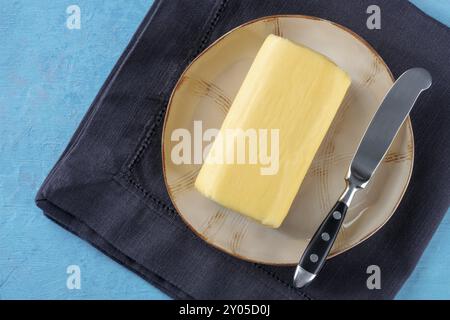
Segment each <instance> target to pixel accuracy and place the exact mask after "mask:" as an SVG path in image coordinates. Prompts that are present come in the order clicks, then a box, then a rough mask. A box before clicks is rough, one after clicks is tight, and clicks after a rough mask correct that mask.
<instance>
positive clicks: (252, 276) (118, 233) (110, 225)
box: [36, 0, 450, 299]
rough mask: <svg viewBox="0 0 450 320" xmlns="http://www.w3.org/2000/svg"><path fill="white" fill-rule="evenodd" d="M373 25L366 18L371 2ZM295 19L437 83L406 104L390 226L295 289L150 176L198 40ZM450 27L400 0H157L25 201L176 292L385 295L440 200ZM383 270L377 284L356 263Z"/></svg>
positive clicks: (445, 194) (446, 145) (444, 199)
mask: <svg viewBox="0 0 450 320" xmlns="http://www.w3.org/2000/svg"><path fill="white" fill-rule="evenodd" d="M373 4H376V5H379V6H380V8H381V22H382V29H381V30H369V29H368V28H367V27H366V19H367V17H368V15H367V14H366V10H367V8H368V6H369V5H373ZM274 14H305V15H312V16H317V17H321V18H324V19H329V20H332V21H335V22H337V23H340V24H342V25H344V26H347V27H349V28H350V29H352V30H354V31H355V32H356V33H358V34H359V35H361V36H362V37H364V38H365V39H366V40H368V41H369V42H370V43H371V44H372V45H373V46H374V47H375V49H376V50H377V51H378V52H379V53H380V54H381V56H382V57H383V58H384V59H385V60H386V62H387V64H388V65H389V67H390V68H391V70H392V71H393V73H394V75H395V76H398V75H400V74H401V73H402V72H403V71H405V70H406V69H408V68H410V67H415V66H419V67H425V68H427V69H428V70H429V71H430V72H431V73H432V75H433V77H434V85H433V87H432V89H431V90H429V91H428V92H427V93H425V94H424V95H423V96H422V97H421V99H420V102H419V104H418V105H417V106H416V107H415V109H414V111H413V113H412V120H413V129H414V133H415V162H414V171H413V176H412V179H411V182H410V185H409V187H408V190H407V192H406V194H405V196H404V198H403V200H402V202H401V204H400V206H399V207H398V209H397V211H396V213H395V214H394V216H393V217H392V218H391V219H390V221H389V222H388V223H387V224H386V225H385V226H384V227H383V228H382V229H381V230H380V231H379V232H377V233H376V234H375V235H374V236H372V237H371V238H370V239H368V240H367V241H365V242H363V243H362V244H360V245H358V246H357V247H355V248H353V249H352V250H349V251H347V252H346V253H344V254H341V255H339V256H338V257H335V258H333V259H331V260H330V261H329V263H327V264H326V266H325V268H324V270H323V272H322V273H321V274H320V276H319V277H318V279H317V280H316V281H315V282H314V283H313V284H312V285H311V286H309V287H307V288H306V289H304V290H297V289H295V288H294V287H293V286H292V285H291V279H292V274H293V272H294V268H292V267H273V266H267V265H260V264H254V263H249V262H244V261H240V260H238V259H235V258H233V257H231V256H228V255H227V254H225V253H222V252H220V251H218V250H216V249H214V248H212V247H211V246H209V245H208V244H206V243H205V242H203V241H202V240H201V239H199V238H198V237H197V236H195V235H194V234H193V233H192V232H191V231H190V230H189V229H188V228H187V227H186V226H185V225H184V224H183V222H182V221H181V220H180V218H179V217H178V215H177V213H176V212H175V210H174V208H173V206H172V204H171V202H170V200H169V198H168V196H167V194H166V190H165V186H164V182H163V177H162V171H161V152H160V150H161V145H160V141H161V129H162V119H163V117H164V112H165V108H166V105H167V102H168V98H169V95H170V93H171V91H172V89H173V87H174V85H175V82H176V81H177V79H178V77H179V76H180V74H181V72H182V71H183V70H184V68H185V67H186V66H187V65H188V63H189V62H190V61H192V59H193V58H194V57H195V56H196V55H198V54H199V53H200V52H201V51H202V50H203V49H205V48H206V46H207V45H208V44H210V43H211V42H212V41H214V40H215V39H217V38H218V37H220V36H221V35H223V34H224V33H225V32H227V31H229V30H230V29H232V28H233V27H236V26H238V25H240V24H242V23H244V22H247V21H249V20H252V19H255V18H258V17H261V16H267V15H274ZM449 57H450V31H449V29H448V28H447V27H445V26H444V25H442V24H440V23H438V22H436V21H435V20H433V19H431V18H429V17H427V16H425V15H424V14H423V13H421V12H420V11H419V10H418V9H416V8H415V7H414V6H413V5H411V4H410V3H408V2H407V1H405V0H370V1H362V0H348V1H342V0H324V1H318V0H309V1H308V0H303V1H301V0H290V1H287V0H286V1H279V0H265V1H254V0H228V1H226V0H222V1H219V0H202V1H192V0H157V1H155V3H154V5H153V7H152V8H151V10H150V11H149V13H148V14H147V16H146V17H145V19H144V21H143V23H142V24H141V26H140V27H139V29H138V31H137V32H136V34H135V35H134V37H133V39H132V40H131V42H130V44H129V45H128V47H127V49H126V50H125V52H124V53H123V55H122V57H121V58H120V60H119V61H118V63H117V65H116V66H115V68H114V69H113V71H112V73H111V75H110V76H109V77H108V79H107V80H106V82H105V84H104V86H103V87H102V89H101V90H100V92H99V94H98V96H97V97H96V98H95V100H94V102H93V103H92V106H91V107H90V109H89V111H88V113H87V114H86V116H85V117H84V119H83V121H82V123H81V124H80V126H79V128H78V129H77V131H76V132H75V134H74V136H73V138H72V140H71V141H70V143H69V145H68V147H67V149H66V150H65V151H64V153H63V155H62V156H61V158H60V159H59V160H58V162H57V164H56V165H55V167H54V168H53V170H52V171H51V172H50V174H49V175H48V177H47V179H46V180H45V182H44V184H43V185H42V187H41V189H40V191H39V193H38V195H37V198H36V202H37V205H38V206H39V207H41V208H42V209H43V210H44V211H45V213H46V215H47V216H48V217H49V218H51V219H53V220H55V221H56V222H57V223H59V224H60V225H62V226H63V227H65V228H67V229H68V230H69V231H71V232H73V233H75V234H77V235H78V236H80V237H81V238H83V239H86V240H87V241H89V242H90V243H92V244H93V245H94V246H96V247H97V248H98V249H99V250H101V251H103V252H104V253H105V254H107V255H109V256H110V257H112V258H113V259H115V260H117V261H118V262H120V263H122V264H123V265H125V266H127V267H128V268H130V269H132V270H133V271H135V272H136V273H138V274H139V275H141V276H142V277H143V278H144V279H146V280H147V281H149V282H151V283H152V284H154V285H156V286H158V287H159V288H161V289H162V290H163V291H165V292H166V293H168V294H169V295H171V296H172V297H175V298H194V299H208V298H211V299H217V298H231V299H241V298H245V299H259V298H261V299H263V298H265V299H325V298H331V299H344V298H350V299H355V298H370V299H380V298H385V299H386V298H393V297H394V295H395V294H396V292H397V291H398V290H399V288H400V287H401V285H402V284H403V282H404V281H405V280H406V279H407V277H408V276H409V274H410V273H411V271H412V270H413V268H414V266H415V264H416V263H417V260H418V259H419V257H420V255H421V254H422V252H423V250H424V249H425V247H426V245H427V243H428V241H429V240H430V238H431V236H432V235H433V232H434V231H435V229H436V227H437V225H438V224H439V222H440V221H441V218H442V216H443V215H444V213H445V211H446V210H447V208H448V206H449V194H450V193H449V191H450V190H449V189H450V181H449V171H450V169H449V163H450V139H449V133H450V132H449V128H450V109H449V101H450V90H449V84H450V70H449V66H448V59H449ZM369 265H378V266H379V267H380V268H381V271H382V287H381V289H380V290H369V289H368V288H367V286H366V280H367V277H368V275H367V274H366V268H367V266H369Z"/></svg>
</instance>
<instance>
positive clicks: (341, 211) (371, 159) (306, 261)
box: [294, 68, 432, 288]
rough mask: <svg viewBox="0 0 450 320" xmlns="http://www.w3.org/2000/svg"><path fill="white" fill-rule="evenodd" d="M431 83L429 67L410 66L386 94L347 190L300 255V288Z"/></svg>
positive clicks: (318, 264)
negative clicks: (356, 194)
mask: <svg viewBox="0 0 450 320" xmlns="http://www.w3.org/2000/svg"><path fill="white" fill-rule="evenodd" d="M431 84H432V78H431V75H430V73H429V72H428V71H427V70H425V69H423V68H413V69H409V70H407V71H406V72H405V73H403V74H402V75H401V76H400V77H399V78H398V79H397V81H396V82H395V83H394V85H393V86H392V88H391V89H390V90H389V92H388V93H387V95H386V96H385V97H384V99H383V102H382V103H381V105H380V107H379V108H378V110H377V112H376V113H375V115H374V117H373V118H372V121H371V122H370V124H369V126H368V128H367V130H366V132H365V134H364V136H363V138H362V140H361V142H360V144H359V147H358V149H357V151H356V153H355V155H354V157H353V160H352V162H351V164H350V168H349V170H348V173H347V177H346V183H347V187H346V189H345V191H344V192H343V194H342V195H341V197H340V198H339V200H338V201H337V203H336V204H335V205H334V206H333V208H331V210H330V212H329V213H328V215H327V216H326V218H325V220H324V221H323V222H322V223H321V225H320V226H319V228H318V229H317V231H316V232H315V233H314V235H313V237H312V238H311V240H310V242H309V244H308V246H307V247H306V249H305V251H304V252H303V255H302V257H301V258H300V262H299V263H298V265H297V268H296V270H295V275H294V285H295V286H296V287H297V288H301V287H304V286H305V285H307V284H309V283H310V282H311V281H313V280H314V278H315V277H316V276H317V274H318V273H319V272H320V270H321V269H322V267H323V265H324V263H325V260H326V258H327V256H328V254H329V252H330V250H331V248H332V246H333V243H334V241H335V240H336V237H337V234H338V232H339V230H340V228H341V225H342V222H343V221H344V218H345V214H346V213H347V210H348V207H349V206H350V204H351V201H352V199H353V196H354V195H355V193H356V192H357V191H358V190H360V189H363V188H364V187H365V186H366V185H367V183H368V182H369V181H370V178H371V177H372V175H373V174H374V172H375V171H376V169H377V168H378V165H379V164H380V162H381V161H382V160H383V158H384V156H385V155H386V152H387V151H388V149H389V147H390V145H391V144H392V141H393V140H394V138H395V136H396V134H397V132H398V131H399V129H400V127H401V126H402V124H403V122H404V121H405V119H406V117H407V116H408V114H409V112H410V111H411V109H412V107H413V106H414V104H415V103H416V101H417V99H418V97H419V95H420V94H421V93H422V92H423V91H425V90H427V89H428V88H430V86H431Z"/></svg>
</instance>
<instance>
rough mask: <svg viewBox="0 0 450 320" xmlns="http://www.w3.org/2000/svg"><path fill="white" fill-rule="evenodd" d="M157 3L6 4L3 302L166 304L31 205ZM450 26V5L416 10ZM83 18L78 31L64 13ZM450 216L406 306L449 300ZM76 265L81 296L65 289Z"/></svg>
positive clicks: (0, 66) (0, 182) (1, 73)
mask: <svg viewBox="0 0 450 320" xmlns="http://www.w3.org/2000/svg"><path fill="white" fill-rule="evenodd" d="M152 2H153V1H152V0H134V1H126V0H96V1H89V0H77V1H72V0H71V1H66V0H41V1H30V0H28V1H26V0H15V1H10V0H1V1H0V6H1V8H2V9H1V11H0V14H1V17H0V39H1V42H2V46H1V47H0V133H1V140H0V299H168V297H167V296H166V295H165V294H163V293H162V292H160V291H159V290H158V289H157V288H155V287H153V286H151V285H149V284H148V283H147V282H145V281H144V280H142V279H141V278H140V277H138V276H137V275H135V274H134V273H132V272H131V271H129V270H127V269H126V268H124V267H123V266H121V265H119V264H118V263H116V262H114V261H113V260H112V259H110V258H108V257H107V256H105V255H103V254H102V253H100V252H99V251H98V250H96V249H94V248H93V247H92V246H91V245H89V244H88V243H86V242H84V241H83V240H81V239H79V238H78V237H76V236H74V235H73V234H71V233H69V232H67V231H65V230H64V229H62V228H60V227H59V226H57V225H56V224H55V223H53V222H51V221H50V220H48V219H47V218H45V217H44V215H43V214H42V212H41V210H40V209H38V208H37V207H36V206H35V204H34V195H35V194H36V192H37V190H38V188H39V186H40V184H41V183H42V181H43V180H44V178H45V176H46V175H47V173H48V172H49V170H50V169H51V168H52V166H53V165H54V163H55V161H56V160H57V158H58V156H59V155H60V154H61V152H62V151H63V149H64V147H65V146H66V144H67V142H68V141H69V139H70V137H71V135H72V133H73V132H74V130H75V129H76V127H77V126H78V124H79V122H80V120H81V118H82V116H83V115H84V113H85V112H86V110H87V108H88V106H89V104H90V103H91V101H92V100H93V98H94V96H95V94H96V93H97V92H98V90H99V89H100V87H101V85H102V83H103V82H104V80H105V79H106V77H107V75H108V73H109V72H110V70H111V69H112V67H113V65H114V63H115V62H116V60H117V59H118V57H119V56H120V54H121V52H122V51H123V50H124V48H125V46H126V45H127V43H128V41H129V39H130V38H131V36H132V34H133V32H134V31H135V30H136V28H137V26H138V24H139V22H140V21H141V20H142V18H143V17H144V15H145V13H146V11H147V10H148V8H149V7H150V5H151V3H152ZM413 2H414V3H415V4H416V5H418V6H420V7H421V8H422V9H423V10H424V11H425V12H427V13H428V14H430V15H432V16H433V17H434V18H436V19H438V20H440V21H442V22H443V23H446V24H447V25H450V1H449V0H414V1H413ZM74 3H75V4H77V5H78V6H79V7H80V9H81V29H79V30H69V29H68V28H67V27H66V19H67V16H68V14H67V13H66V8H67V7H68V6H69V5H71V4H74ZM449 240H450V216H449V215H448V214H447V215H446V217H445V218H444V220H443V222H442V224H441V225H440V227H439V229H438V230H437V232H436V234H435V236H434V237H433V240H432V241H431V243H430V245H429V247H428V248H427V250H426V252H425V253H424V255H423V257H422V259H421V260H420V263H419V264H418V265H417V268H416V269H415V271H414V273H413V274H412V276H411V277H410V279H409V280H408V281H407V283H406V284H405V286H404V287H403V288H402V290H401V291H400V293H399V294H398V296H397V298H400V299H422V298H424V299H430V298H437V299H449V298H450V277H448V276H447V274H448V272H449V271H450V268H449V264H450V241H449ZM69 265H78V266H79V267H80V270H81V289H80V290H69V289H68V288H67V286H66V280H67V276H68V275H67V273H66V269H67V267H68V266H69Z"/></svg>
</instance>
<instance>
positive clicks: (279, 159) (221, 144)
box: [195, 35, 351, 228]
mask: <svg viewBox="0 0 450 320" xmlns="http://www.w3.org/2000/svg"><path fill="white" fill-rule="evenodd" d="M350 83H351V79H350V78H349V76H348V75H347V74H346V73H345V72H344V71H342V70H341V69H340V68H339V67H337V66H336V65H335V64H334V63H333V62H332V61H330V60H329V59H327V58H326V57H324V56H323V55H321V54H319V53H317V52H315V51H313V50H311V49H309V48H306V47H303V46H300V45H297V44H295V43H293V42H291V41H289V40H286V39H284V38H281V37H277V36H275V35H270V36H268V37H267V39H266V40H265V41H264V43H263V45H262V47H261V49H260V50H259V52H258V54H257V55H256V58H255V60H254V62H253V64H252V65H251V67H250V70H249V72H248V74H247V76H246V77H245V79H244V82H243V84H242V86H241V88H240V89H239V91H238V94H237V96H236V98H235V99H234V101H233V103H232V106H231V108H230V110H229V112H228V114H227V116H226V118H225V120H224V122H223V124H222V127H221V129H220V132H219V134H218V135H217V137H216V139H215V141H214V143H213V144H212V146H211V148H210V149H209V153H208V155H207V157H206V159H205V161H204V163H203V166H202V168H201V170H200V172H199V175H198V177H197V179H196V181H195V187H196V189H197V190H198V191H199V192H200V193H201V194H203V195H204V196H206V197H208V198H210V199H212V200H214V201H215V202H217V203H219V204H220V205H222V206H224V207H227V208H229V209H232V210H234V211H236V212H239V213H241V214H244V215H246V216H248V217H251V218H253V219H255V220H257V221H259V222H260V223H262V224H264V225H267V226H270V227H274V228H277V227H279V226H280V225H281V223H282V222H283V220H284V218H285V217H286V215H287V213H288V211H289V208H290V206H291V204H292V202H293V200H294V198H295V195H296V194H297V192H298V190H299V188H300V185H301V183H302V181H303V179H304V177H305V175H306V173H307V171H308V168H309V166H310V165H311V162H312V160H313V158H314V155H315V154H316V152H317V150H318V148H319V146H320V144H321V142H322V140H323V138H324V136H325V134H326V132H327V130H328V128H329V126H330V124H331V122H332V120H333V118H334V116H335V114H336V112H337V110H338V108H339V106H340V104H341V103H342V100H343V99H344V96H345V94H346V92H347V89H348V88H349V86H350ZM233 132H234V133H235V134H233ZM238 140H239V141H238ZM243 146H244V147H245V148H244V149H245V150H244V154H239V151H242V147H243ZM239 149H241V150H239ZM218 155H221V157H219V156H218Z"/></svg>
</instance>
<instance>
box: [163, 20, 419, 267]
mask: <svg viewBox="0 0 450 320" xmlns="http://www.w3.org/2000/svg"><path fill="white" fill-rule="evenodd" d="M279 18H298V19H306V20H316V21H321V22H325V23H330V24H332V25H333V26H335V27H337V28H339V29H341V30H343V31H346V32H347V33H349V34H350V35H352V36H353V37H354V38H355V40H357V41H359V42H361V43H362V44H363V45H364V46H365V47H367V48H368V49H369V50H370V51H371V52H372V53H373V54H374V55H375V56H376V57H377V58H378V59H379V61H380V62H381V63H382V64H383V66H384V67H385V69H386V70H387V72H388V75H389V77H390V79H391V81H392V83H394V82H395V77H394V75H393V74H392V71H391V69H390V68H389V66H388V65H387V63H386V62H385V61H384V59H383V58H382V57H381V55H380V54H379V53H378V52H377V51H376V50H375V49H374V48H373V46H372V45H371V44H370V43H369V42H368V41H367V40H365V39H364V38H363V37H362V36H360V35H359V34H357V33H356V32H354V31H353V30H351V29H349V28H348V27H346V26H343V25H341V24H339V23H337V22H333V21H331V20H327V19H323V18H319V17H315V16H309V15H302V14H276V15H269V16H263V17H259V18H256V19H252V20H249V21H247V22H245V23H243V24H240V25H238V26H236V27H234V28H232V29H231V30H229V31H227V32H226V33H224V34H223V35H222V36H220V37H219V38H217V39H216V40H215V41H214V42H212V43H211V44H210V45H209V46H208V47H206V48H205V49H204V50H203V51H202V52H201V53H200V54H199V55H197V56H196V57H195V58H194V59H193V60H192V61H191V62H190V63H189V64H188V65H187V66H186V68H185V69H184V70H183V72H182V73H181V75H180V76H179V78H178V80H177V82H176V84H175V86H174V87H173V89H172V92H171V94H170V98H169V101H168V103H167V107H166V111H165V114H164V122H163V128H162V133H161V162H162V172H163V178H164V185H165V187H166V190H167V194H168V196H169V199H170V201H171V203H172V205H173V206H174V208H175V211H176V212H177V214H178V216H179V217H180V218H181V220H182V221H183V223H184V224H185V225H186V226H187V227H188V228H189V229H190V230H191V231H192V232H193V233H194V234H195V235H196V236H198V237H199V238H200V239H202V240H203V241H205V242H206V243H207V244H208V245H210V246H212V247H213V248H215V249H217V250H219V251H220V252H223V253H225V254H227V255H229V256H232V257H235V258H238V259H241V260H244V261H247V262H251V263H258V264H265V265H272V266H295V265H297V263H289V262H280V263H277V262H268V261H261V260H257V259H253V258H249V257H245V256H242V255H240V254H238V253H235V252H230V251H227V250H226V249H225V248H222V247H220V246H219V245H217V244H215V243H214V242H212V241H209V240H208V238H206V237H205V236H203V235H202V234H201V233H199V232H198V231H197V230H196V229H195V228H194V227H193V226H192V225H191V224H190V222H189V221H187V220H186V219H185V217H184V216H183V214H182V213H181V211H180V210H179V209H178V207H177V204H176V202H175V200H174V198H173V196H172V194H171V191H170V188H169V184H168V181H167V174H166V170H167V168H166V165H165V152H164V151H165V148H164V137H165V134H166V125H167V121H168V118H169V114H170V109H171V106H172V103H173V98H174V96H175V94H176V93H177V91H178V89H179V87H180V85H181V84H182V83H183V79H184V76H185V74H186V73H187V72H188V71H189V69H190V68H191V67H192V65H193V64H194V63H195V62H196V61H197V60H200V59H201V58H202V56H203V55H204V54H206V53H207V52H208V51H209V50H210V49H211V48H212V47H214V46H216V45H217V44H218V43H219V42H221V41H222V40H224V39H225V38H226V37H228V36H229V35H230V34H231V33H233V32H235V31H238V30H239V29H242V28H244V27H247V26H249V25H251V24H255V23H258V22H261V21H265V20H271V19H279ZM403 124H405V125H406V127H407V130H408V131H409V134H410V136H411V165H410V169H409V172H408V178H407V180H406V183H405V186H404V188H403V190H402V193H401V195H400V196H399V198H398V200H397V202H396V204H395V206H394V208H393V210H392V212H391V213H390V214H389V216H388V217H387V218H386V220H385V221H383V223H382V224H380V225H379V226H378V227H377V228H375V229H374V230H372V232H370V233H369V234H367V235H366V236H365V237H363V238H362V239H360V240H359V241H357V242H355V243H354V244H351V245H348V246H346V247H344V248H341V249H340V250H339V251H336V252H335V253H333V254H330V255H329V256H328V257H327V260H328V259H331V258H334V257H336V256H338V255H340V254H342V253H344V252H346V251H348V250H350V249H352V248H354V247H356V246H358V245H360V244H361V243H363V242H364V241H366V240H367V239H369V238H370V237H372V236H373V235H374V234H375V233H377V232H378V231H379V230H380V229H381V228H382V227H384V226H385V224H386V223H387V222H388V221H389V220H391V218H392V216H393V215H394V213H395V212H396V211H397V208H398V206H399V205H400V202H401V201H402V199H403V197H404V196H405V193H406V190H407V189H408V186H409V183H410V181H411V176H412V172H413V168H414V158H415V143H414V131H413V128H412V122H411V118H410V115H408V116H407V117H406V119H405V121H404V122H403Z"/></svg>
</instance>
